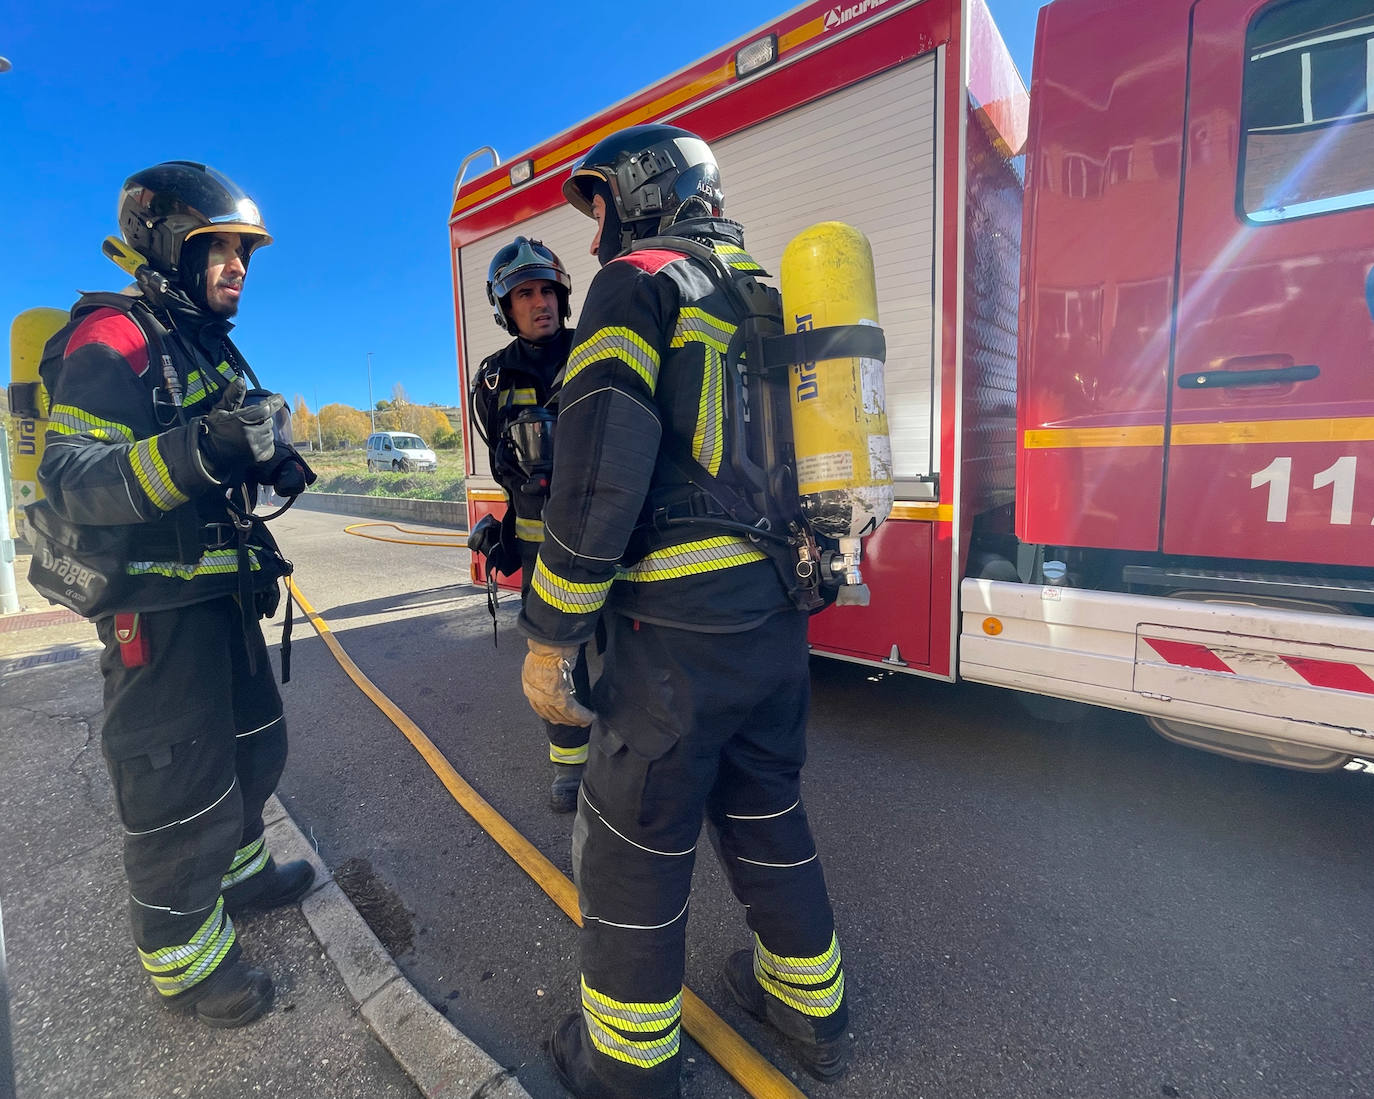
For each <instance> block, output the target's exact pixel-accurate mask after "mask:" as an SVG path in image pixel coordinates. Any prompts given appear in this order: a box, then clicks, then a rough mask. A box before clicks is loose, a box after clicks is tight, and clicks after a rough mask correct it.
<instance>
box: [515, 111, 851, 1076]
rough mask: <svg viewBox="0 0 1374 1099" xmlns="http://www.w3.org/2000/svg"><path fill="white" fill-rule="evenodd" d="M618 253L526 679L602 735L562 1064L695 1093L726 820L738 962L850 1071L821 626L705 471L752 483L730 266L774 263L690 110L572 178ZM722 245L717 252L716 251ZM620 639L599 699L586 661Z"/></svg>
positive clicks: (585, 350) (758, 1013)
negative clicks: (820, 673)
mask: <svg viewBox="0 0 1374 1099" xmlns="http://www.w3.org/2000/svg"><path fill="white" fill-rule="evenodd" d="M564 195H565V196H566V198H567V200H568V202H569V203H571V204H572V205H573V206H574V207H575V208H577V209H578V210H579V211H581V212H582V213H584V214H586V215H588V216H589V217H592V218H594V219H595V221H596V223H597V230H596V234H595V236H594V238H593V241H592V252H593V254H594V255H596V256H597V257H598V259H599V260H600V261H601V264H602V267H601V270H600V272H599V273H598V274H597V276H596V278H595V279H594V280H593V282H592V284H591V286H590V288H589V290H588V292H587V298H586V302H585V304H584V306H583V309H582V314H581V316H580V318H579V321H578V326H577V330H576V332H575V334H574V337H573V347H572V351H571V353H570V355H569V358H568V364H567V367H566V368H565V371H564V380H563V387H562V390H561V392H560V407H561V411H560V414H559V420H558V436H559V437H558V447H557V449H556V451H555V455H554V473H553V481H552V491H551V493H550V497H549V501H548V504H547V505H546V506H545V509H544V522H545V529H546V537H545V539H544V542H543V544H542V545H541V547H540V551H539V559H538V561H537V563H536V566H535V573H534V577H533V580H532V584H531V588H530V594H529V596H528V598H527V599H526V600H525V607H524V611H523V613H522V615H521V619H520V622H521V626H522V628H523V629H524V631H525V633H526V635H527V638H528V647H529V653H528V655H527V657H526V661H525V669H524V686H525V693H526V696H527V697H528V698H529V699H530V702H531V705H532V706H533V707H534V709H535V710H536V711H537V712H538V713H539V714H540V715H541V716H543V717H544V718H545V719H546V720H550V721H567V722H574V721H578V722H586V723H590V725H591V730H592V734H591V743H590V747H589V752H588V761H587V770H586V773H585V774H584V776H583V782H582V791H581V795H580V799H579V804H578V810H577V820H576V823H575V825H574V829H573V835H574V844H573V864H574V875H575V878H576V881H577V884H578V895H579V905H580V908H581V912H582V921H583V922H582V930H581V932H580V939H579V946H580V962H581V979H580V982H579V984H580V1001H581V1002H580V1010H579V1011H577V1012H574V1013H573V1014H571V1015H568V1016H567V1017H565V1018H564V1019H563V1020H562V1021H561V1022H559V1024H558V1025H557V1027H556V1028H555V1030H554V1033H553V1036H552V1039H551V1042H550V1047H549V1048H550V1055H551V1057H552V1059H553V1063H554V1068H555V1070H556V1072H557V1073H558V1076H559V1078H560V1080H561V1081H562V1082H563V1084H564V1085H565V1086H566V1087H567V1088H568V1090H569V1091H571V1092H572V1093H573V1094H574V1095H576V1096H581V1097H602V1096H636V1097H638V1099H656V1097H660V1096H675V1095H677V1094H678V1084H679V1079H678V1078H679V1062H680V1059H681V1056H680V1042H681V1015H682V977H683V969H684V964H685V956H686V938H685V936H686V921H687V914H688V898H689V894H690V892H691V884H692V869H693V862H694V856H695V852H696V844H697V840H698V835H699V832H700V829H701V824H702V820H703V817H704V818H705V820H706V823H707V826H708V829H709V831H710V833H711V835H712V839H713V842H714V845H715V847H716V850H717V852H718V854H719V856H720V859H721V862H722V866H723V867H724V870H725V873H726V876H727V877H728V879H729V881H730V885H731V888H732V890H733V891H734V893H735V895H736V897H738V898H739V900H740V901H741V902H743V903H744V904H745V905H746V906H747V907H746V918H747V920H748V923H749V926H750V929H751V930H752V931H753V946H752V948H747V949H742V950H738V951H736V952H735V953H734V954H732V955H731V956H730V957H729V958H728V959H727V960H726V962H725V977H726V981H727V983H728V985H729V987H730V990H731V992H732V994H733V995H734V996H735V998H736V999H737V1000H738V1001H739V1003H740V1004H741V1005H742V1006H743V1007H744V1009H745V1010H746V1011H748V1012H749V1013H750V1014H751V1015H753V1016H755V1017H757V1018H758V1019H760V1020H762V1021H764V1022H766V1023H768V1024H769V1025H771V1026H773V1027H774V1028H775V1029H777V1030H778V1031H779V1032H780V1033H781V1034H782V1035H783V1036H784V1037H785V1039H786V1040H787V1041H788V1042H789V1044H790V1045H791V1047H792V1051H793V1053H794V1054H795V1055H796V1057H797V1059H798V1061H799V1062H800V1064H801V1065H802V1067H804V1068H805V1069H806V1070H807V1071H808V1072H810V1073H811V1074H812V1075H815V1076H817V1077H819V1078H822V1079H829V1078H833V1077H835V1076H838V1075H839V1074H840V1073H841V1072H842V1071H843V1070H844V1068H845V1064H846V1059H847V1050H846V1048H845V1045H844V1041H843V1036H844V1031H845V1027H846V1025H847V1022H848V1004H847V1000H846V998H845V991H844V970H843V967H842V965H841V958H840V948H839V943H838V940H837V938H836V935H835V927H834V917H833V914H832V911H831V907H830V902H829V899H828V897H827V894H826V887H825V879H824V876H823V875H822V872H821V866H820V861H819V858H818V856H817V852H816V847H815V843H814V840H813V838H812V835H811V830H810V826H809V824H808V822H807V817H806V812H805V809H804V807H803V804H802V800H801V786H800V776H801V768H802V763H803V761H804V759H805V751H806V745H805V733H806V719H807V710H808V705H809V675H808V655H807V653H808V650H807V641H806V629H807V618H806V615H805V614H804V613H803V611H802V610H800V609H798V607H797V605H796V604H795V603H794V602H793V600H792V599H791V598H790V597H789V593H788V591H787V589H786V587H785V585H784V582H783V580H782V578H781V576H780V574H779V572H778V570H776V569H775V568H774V565H773V562H772V560H771V559H770V558H769V556H768V555H767V554H766V553H765V552H763V551H762V550H761V549H760V546H759V541H758V539H756V538H751V537H750V535H749V533H748V531H749V530H750V529H751V528H749V527H747V526H744V525H742V524H735V525H734V527H733V528H732V527H731V526H730V525H729V523H728V521H726V520H723V519H721V518H720V517H719V516H717V515H715V514H713V513H712V511H711V508H710V507H709V501H706V500H704V499H703V495H702V492H701V485H703V484H705V485H712V486H714V489H713V491H716V492H718V494H720V495H726V494H728V493H730V492H735V491H737V490H739V489H740V487H741V486H740V474H739V473H738V471H737V469H736V464H737V463H736V459H737V458H738V457H739V456H738V455H735V454H734V453H733V449H734V440H733V437H732V435H731V433H730V431H729V420H730V419H731V418H733V417H736V416H738V414H739V411H738V409H737V408H735V407H734V406H733V404H732V401H733V400H734V398H732V396H731V393H732V385H731V380H730V379H728V378H727V377H726V363H727V361H730V360H728V359H727V349H728V348H729V346H730V344H731V340H732V337H733V336H734V334H735V332H736V331H737V330H738V329H740V327H741V326H742V325H743V324H744V321H745V318H744V313H743V310H742V309H741V308H740V307H739V306H738V304H737V300H736V298H735V297H733V296H731V294H730V293H728V292H727V290H728V289H729V287H727V286H726V285H725V284H724V283H723V282H722V279H728V278H730V277H732V276H731V275H730V274H729V272H731V271H733V272H736V273H739V274H740V275H747V276H749V277H751V278H754V279H757V278H761V277H763V276H764V274H765V272H764V271H763V270H762V268H761V267H760V266H759V265H758V264H757V263H756V262H755V261H754V259H753V258H752V257H751V256H750V255H749V253H748V252H747V251H746V250H745V248H744V237H743V227H742V226H740V225H739V224H738V223H736V222H732V221H727V220H726V219H725V218H724V217H723V216H722V214H723V206H724V193H723V190H722V187H721V180H720V173H719V170H718V167H717V164H716V160H715V157H714V155H713V154H712V152H711V150H710V147H709V146H708V145H707V144H706V142H704V141H703V140H702V139H701V138H699V137H698V136H696V135H695V134H692V133H689V132H688V131H686V130H682V129H679V128H677V127H674V126H668V125H662V124H651V125H644V126H635V127H631V128H629V129H625V130H621V131H619V132H617V133H614V134H611V135H610V136H608V137H606V138H604V139H602V140H601V141H599V142H597V143H596V144H595V145H593V146H592V148H591V149H590V150H589V151H588V152H587V154H586V155H585V156H584V157H583V158H582V160H581V161H580V162H579V163H577V164H576V165H575V166H574V167H573V169H572V172H571V175H570V178H569V179H568V180H567V182H566V183H565V185H564ZM708 259H709V261H710V262H707V260H708ZM599 627H600V628H602V629H604V632H605V634H606V638H607V644H606V651H605V654H604V659H603V665H602V671H601V675H600V677H599V679H598V681H597V685H596V688H595V690H594V691H593V694H592V706H591V707H590V708H588V707H586V706H584V705H582V704H581V703H580V701H579V700H578V699H577V698H576V696H575V692H574V691H573V690H572V686H571V683H570V680H569V676H568V671H567V669H568V667H569V666H570V663H571V661H572V659H573V657H574V654H575V653H576V651H577V646H578V645H579V644H582V643H583V642H585V641H586V640H587V639H588V638H590V637H592V636H593V635H594V633H595V632H596V631H597V630H598V628H599Z"/></svg>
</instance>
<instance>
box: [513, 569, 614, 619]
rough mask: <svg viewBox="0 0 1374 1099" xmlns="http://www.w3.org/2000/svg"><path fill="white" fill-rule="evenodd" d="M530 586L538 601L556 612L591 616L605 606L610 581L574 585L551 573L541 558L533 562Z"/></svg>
mask: <svg viewBox="0 0 1374 1099" xmlns="http://www.w3.org/2000/svg"><path fill="white" fill-rule="evenodd" d="M530 586H531V587H532V588H533V589H534V591H535V592H536V594H538V596H539V598H540V599H542V600H543V601H544V602H545V603H547V604H548V605H549V606H551V607H553V608H554V609H556V610H560V611H566V612H567V613H569V614H593V613H595V612H596V611H599V610H600V609H601V608H602V607H603V606H604V605H605V603H606V595H607V593H608V592H609V591H610V590H611V581H610V580H606V581H604V582H601V583H596V584H575V583H573V582H572V581H571V580H564V579H562V578H561V577H558V576H555V575H554V574H553V573H551V572H550V571H549V570H548V568H547V567H546V566H545V564H544V561H543V559H542V558H541V559H540V560H539V561H537V562H535V566H534V577H533V579H532V581H531V584H530Z"/></svg>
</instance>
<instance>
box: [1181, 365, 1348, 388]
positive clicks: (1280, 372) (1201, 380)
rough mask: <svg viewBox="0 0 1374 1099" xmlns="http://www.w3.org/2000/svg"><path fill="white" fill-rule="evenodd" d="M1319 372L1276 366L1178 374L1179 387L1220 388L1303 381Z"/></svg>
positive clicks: (1315, 367)
mask: <svg viewBox="0 0 1374 1099" xmlns="http://www.w3.org/2000/svg"><path fill="white" fill-rule="evenodd" d="M1320 373H1321V369H1320V367H1317V366H1314V365H1312V364H1310V363H1309V364H1307V365H1305V366H1276V367H1274V368H1273V369H1272V370H1204V371H1201V372H1200V373H1197V374H1180V375H1179V378H1178V387H1179V389H1221V388H1223V387H1224V386H1230V385H1275V384H1277V383H1279V382H1305V381H1308V380H1310V379H1312V378H1315V377H1316V376H1317V375H1318V374H1320Z"/></svg>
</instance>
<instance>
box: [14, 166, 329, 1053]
mask: <svg viewBox="0 0 1374 1099" xmlns="http://www.w3.org/2000/svg"><path fill="white" fill-rule="evenodd" d="M118 219H119V226H120V229H121V231H122V234H123V237H124V241H125V243H126V244H127V245H128V246H129V248H131V249H134V250H136V251H137V252H138V253H139V259H140V261H146V262H141V263H140V266H139V267H138V268H137V270H138V281H137V284H136V285H135V286H131V287H129V288H127V289H126V290H124V291H122V292H120V293H119V294H88V295H84V296H83V297H82V299H81V300H80V301H78V302H77V304H76V305H75V306H74V307H73V309H72V320H71V322H70V323H69V324H68V325H67V327H66V328H64V329H63V330H62V331H61V332H59V333H58V334H57V335H56V336H55V337H54V338H53V340H52V341H50V342H49V344H48V347H47V349H46V350H45V354H44V365H43V373H44V382H45V383H46V384H47V386H48V388H49V391H50V395H51V396H50V400H51V414H50V423H49V430H48V433H47V438H46V447H45V452H44V456H43V461H42V464H41V466H40V468H39V474H38V475H39V479H40V481H41V482H42V485H43V488H44V490H45V492H46V494H47V500H48V505H46V506H50V507H51V508H52V509H53V511H54V512H55V513H56V514H57V515H58V516H60V517H61V518H62V519H63V520H65V521H67V522H69V523H72V524H76V525H77V528H78V529H81V530H87V531H89V532H90V533H91V534H92V536H99V537H101V538H103V539H104V540H106V541H107V542H112V543H114V544H115V545H116V546H117V549H116V550H113V551H112V553H113V555H114V556H115V557H116V559H117V561H118V562H119V567H118V574H117V575H112V577H111V579H112V580H113V581H116V582H117V590H119V591H120V592H122V594H121V595H120V596H119V598H118V600H117V602H116V605H114V607H113V608H112V610H110V612H109V613H100V614H99V615H98V616H96V617H95V626H96V631H97V633H98V634H99V637H100V639H101V641H102V642H103V644H104V652H103V654H102V656H101V673H102V675H103V677H104V681H105V688H104V698H105V706H104V724H103V729H102V734H101V742H102V748H103V751H104V756H105V760H106V763H107V765H108V768H109V771H110V776H111V779H112V781H113V786H114V792H115V802H116V807H117V809H118V812H119V816H120V820H121V823H122V824H123V827H124V866H125V872H126V876H127V879H128V886H129V911H130V918H131V923H132V930H133V938H134V942H135V944H136V946H137V948H138V954H139V957H140V958H141V960H142V962H143V965H144V966H145V968H146V969H147V972H148V975H149V977H150V978H151V980H152V983H153V985H154V987H155V988H156V990H157V992H158V993H159V994H160V995H159V999H160V1001H161V1003H162V1004H163V1005H164V1006H165V1007H167V1008H168V1009H170V1010H172V1011H175V1012H180V1013H185V1014H189V1015H192V1016H194V1017H195V1018H197V1019H199V1020H200V1021H201V1022H203V1023H205V1024H207V1025H209V1026H216V1027H232V1026H239V1025H242V1024H244V1023H247V1022H250V1021H252V1020H253V1019H255V1018H257V1017H258V1016H260V1015H261V1014H262V1013H263V1012H264V1011H266V1010H267V1008H268V1007H269V1006H270V1003H271V997H272V982H271V979H270V978H269V977H268V975H267V974H266V973H264V972H263V971H262V970H260V969H257V968H253V967H251V966H250V965H249V964H248V963H247V961H246V960H245V959H244V958H243V957H242V954H241V950H240V948H239V944H238V942H237V935H236V932H235V928H234V922H233V916H235V915H237V914H239V913H242V912H249V911H254V910H261V909H266V908H272V907H276V906H279V905H283V904H290V903H294V902H295V901H297V900H298V899H299V898H300V897H301V896H303V895H304V893H305V892H306V890H307V889H308V888H309V886H310V884H311V881H312V879H313V877H314V871H313V870H312V869H311V867H310V865H309V864H308V863H306V862H292V863H287V864H285V865H278V864H277V863H276V862H275V861H274V859H273V858H272V855H271V852H270V851H268V849H267V847H266V844H265V841H264V835H263V820H262V812H263V805H264V803H265V802H266V800H267V798H268V797H269V796H270V795H271V794H272V792H273V790H274V789H275V787H276V784H277V780H278V778H279V777H280V775H281V772H282V768H283V766H284V764H285V761H286V725H285V720H284V717H283V714H282V701H281V696H280V694H279V693H278V691H277V687H276V684H275V683H274V682H273V677H272V669H271V665H270V663H269V660H268V653H267V648H266V645H265V643H264V639H263V634H262V628H261V626H260V624H259V616H260V615H270V614H271V613H273V611H274V609H275V606H276V604H277V602H278V600H279V598H280V588H279V585H280V579H281V577H282V576H283V575H285V574H286V573H289V571H290V564H289V563H288V562H287V561H285V559H284V558H283V557H282V556H281V554H280V552H279V551H278V549H277V547H276V544H275V542H274V541H273V539H272V537H271V535H270V534H268V533H267V530H266V527H265V526H264V525H263V523H262V522H261V520H259V519H257V518H256V517H253V516H252V514H251V509H252V504H253V502H254V500H253V499H252V496H255V495H256V492H257V486H258V485H270V486H273V487H275V488H276V489H277V490H278V491H279V492H281V493H283V494H284V495H294V494H296V493H299V492H300V491H302V490H303V489H304V488H305V487H306V484H307V483H308V481H309V480H312V479H313V474H312V473H310V471H309V469H308V467H306V465H305V463H304V462H302V461H301V460H300V458H299V455H297V454H296V452H295V451H294V450H293V449H292V448H291V447H290V445H289V442H288V441H287V440H286V438H285V437H283V436H282V434H281V433H280V432H279V430H277V427H276V426H274V425H275V424H276V422H277V420H278V419H279V418H280V417H281V416H283V415H285V411H284V407H283V406H284V404H285V402H284V400H283V398H282V397H280V395H277V394H271V393H268V392H266V391H263V390H260V389H258V388H257V383H256V379H255V378H254V377H253V374H252V371H251V370H250V369H249V367H248V366H247V364H246V362H245V361H244V360H243V358H242V356H241V355H240V354H239V352H238V351H237V349H236V348H235V347H234V344H233V343H232V342H231V341H230V338H229V331H230V329H231V327H232V324H231V321H230V318H231V317H233V316H234V314H235V313H236V312H237V310H238V305H239V299H240V297H241V296H242V294H243V290H244V285H245V281H244V280H245V277H246V275H247V270H248V265H249V261H250V259H251V257H252V256H253V255H254V254H255V252H256V250H257V249H258V248H260V247H262V246H264V245H266V244H270V243H271V240H272V238H271V237H270V236H269V235H268V232H267V229H266V226H265V225H264V224H263V220H262V216H261V215H260V213H259V212H258V208H257V206H256V205H255V204H254V203H253V201H252V199H250V198H249V197H248V196H247V195H246V194H245V193H244V192H243V191H242V190H241V189H240V188H239V187H238V186H237V185H235V184H234V183H233V182H232V181H231V180H229V179H227V178H226V177H224V176H223V175H221V174H220V173H218V172H216V171H215V170H214V169H213V168H209V167H207V166H205V165H203V164H197V163H192V162H189V161H170V162H167V163H163V164H158V165H156V166H154V167H152V168H148V169H146V170H145V171H142V172H138V173H136V174H135V175H132V176H130V177H129V179H128V180H127V181H126V182H125V184H124V186H123V188H122V190H121V192H120V199H119V210H118ZM107 244H108V245H109V246H110V248H111V249H114V250H117V248H118V245H117V242H114V241H110V242H107ZM250 383H251V385H252V390H251V391H250V389H249V386H250ZM249 485H251V486H252V487H251V489H250V488H249V487H248V486H249ZM250 493H251V496H250Z"/></svg>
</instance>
